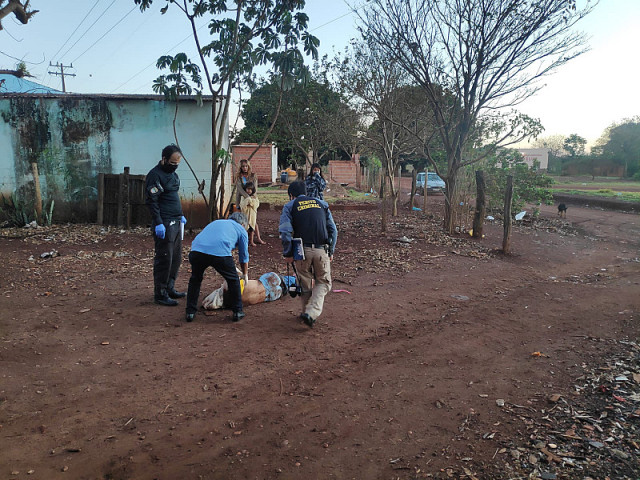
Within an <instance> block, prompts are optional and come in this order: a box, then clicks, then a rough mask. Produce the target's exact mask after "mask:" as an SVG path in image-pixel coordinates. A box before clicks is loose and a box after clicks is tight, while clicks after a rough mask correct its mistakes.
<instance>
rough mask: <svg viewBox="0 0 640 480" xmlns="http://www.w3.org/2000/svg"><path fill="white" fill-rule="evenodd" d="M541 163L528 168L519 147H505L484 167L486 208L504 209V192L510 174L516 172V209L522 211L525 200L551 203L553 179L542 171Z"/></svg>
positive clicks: (514, 179)
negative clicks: (515, 148)
mask: <svg viewBox="0 0 640 480" xmlns="http://www.w3.org/2000/svg"><path fill="white" fill-rule="evenodd" d="M538 167H539V166H538V165H534V166H533V167H529V166H528V165H527V164H526V163H525V162H524V157H523V156H522V154H521V153H520V152H518V151H517V150H511V149H505V150H501V151H499V152H498V153H497V154H496V155H494V156H492V157H490V158H489V159H488V160H487V161H486V162H485V164H484V165H483V169H484V172H485V182H486V184H487V190H486V200H487V211H494V212H495V211H502V210H503V209H504V191H505V188H506V186H507V177H508V176H509V175H513V203H512V205H513V210H514V211H519V210H522V208H523V207H524V205H525V203H532V204H534V205H541V204H543V203H545V204H547V205H551V204H552V203H553V194H552V192H551V188H550V187H551V185H552V184H553V179H552V178H551V177H549V176H548V175H545V174H543V173H541V172H540V171H539V169H538Z"/></svg>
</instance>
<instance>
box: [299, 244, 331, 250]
mask: <svg viewBox="0 0 640 480" xmlns="http://www.w3.org/2000/svg"><path fill="white" fill-rule="evenodd" d="M303 245H304V246H305V247H307V248H322V249H324V247H325V246H326V245H325V244H318V243H303Z"/></svg>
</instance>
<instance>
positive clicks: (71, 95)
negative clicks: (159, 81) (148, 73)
mask: <svg viewBox="0 0 640 480" xmlns="http://www.w3.org/2000/svg"><path fill="white" fill-rule="evenodd" d="M16 97H21V98H24V97H37V98H76V99H83V98H94V99H95V98H104V99H105V100H155V101H158V102H162V101H171V100H167V98H166V97H165V96H164V95H133V94H110V93H64V92H58V91H54V92H43V93H37V92H28V93H10V92H4V91H2V90H0V98H16ZM222 98H224V97H221V99H222ZM197 99H198V98H197V97H196V96H195V95H181V96H180V101H181V102H195V101H197ZM212 100H213V97H212V96H211V95H203V96H202V101H203V102H211V101H212Z"/></svg>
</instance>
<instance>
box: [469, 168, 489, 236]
mask: <svg viewBox="0 0 640 480" xmlns="http://www.w3.org/2000/svg"><path fill="white" fill-rule="evenodd" d="M486 188H487V187H486V184H485V181H484V172H483V171H482V170H476V190H477V194H476V212H475V216H474V217H473V227H471V228H473V237H474V238H482V229H483V226H484V216H485V212H486V206H485V190H486Z"/></svg>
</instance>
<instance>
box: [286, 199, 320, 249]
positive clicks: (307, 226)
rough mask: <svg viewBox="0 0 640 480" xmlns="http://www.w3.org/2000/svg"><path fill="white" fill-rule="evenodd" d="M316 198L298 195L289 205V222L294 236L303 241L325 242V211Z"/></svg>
mask: <svg viewBox="0 0 640 480" xmlns="http://www.w3.org/2000/svg"><path fill="white" fill-rule="evenodd" d="M325 209H326V207H324V206H323V205H322V204H321V203H320V202H319V201H318V199H316V198H312V197H307V196H306V195H300V196H299V197H297V198H296V199H295V200H294V201H293V205H292V207H291V219H292V221H291V224H292V226H293V236H294V238H297V237H300V238H302V242H303V243H313V244H318V245H319V244H325V243H327V239H328V234H327V213H326V211H325Z"/></svg>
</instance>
